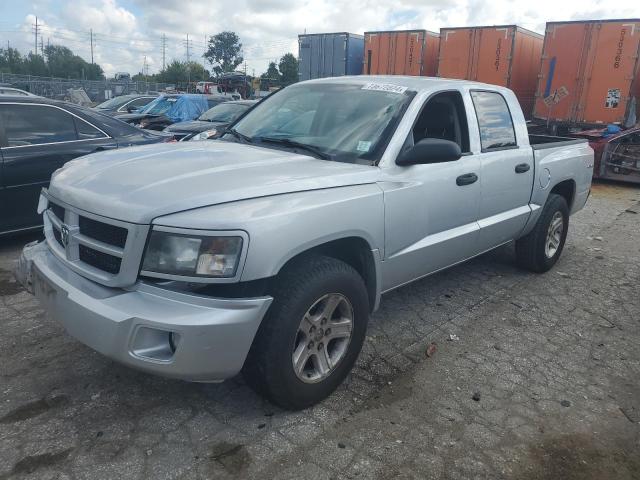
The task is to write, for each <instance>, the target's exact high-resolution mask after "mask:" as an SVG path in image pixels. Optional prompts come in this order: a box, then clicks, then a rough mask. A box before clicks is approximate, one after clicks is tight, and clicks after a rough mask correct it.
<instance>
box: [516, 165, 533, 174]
mask: <svg viewBox="0 0 640 480" xmlns="http://www.w3.org/2000/svg"><path fill="white" fill-rule="evenodd" d="M530 168H531V165H529V164H528V163H520V164H518V165H516V173H524V172H528V171H529V169H530Z"/></svg>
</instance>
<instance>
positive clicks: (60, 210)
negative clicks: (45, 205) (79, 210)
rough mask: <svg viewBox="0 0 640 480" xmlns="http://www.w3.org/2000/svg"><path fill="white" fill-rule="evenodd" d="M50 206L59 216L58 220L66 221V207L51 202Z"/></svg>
mask: <svg viewBox="0 0 640 480" xmlns="http://www.w3.org/2000/svg"><path fill="white" fill-rule="evenodd" d="M49 208H50V209H51V211H52V212H53V214H54V215H55V216H56V217H58V220H60V221H61V222H64V208H63V207H61V206H60V205H57V204H55V203H51V202H49Z"/></svg>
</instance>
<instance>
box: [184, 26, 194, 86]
mask: <svg viewBox="0 0 640 480" xmlns="http://www.w3.org/2000/svg"><path fill="white" fill-rule="evenodd" d="M192 43H193V40H189V34H188V33H187V40H186V41H185V42H184V46H185V47H186V48H187V93H189V87H190V86H191V44H192Z"/></svg>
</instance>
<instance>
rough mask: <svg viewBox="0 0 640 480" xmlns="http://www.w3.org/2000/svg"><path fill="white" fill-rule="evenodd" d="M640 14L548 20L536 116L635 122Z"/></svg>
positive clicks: (570, 122)
mask: <svg viewBox="0 0 640 480" xmlns="http://www.w3.org/2000/svg"><path fill="white" fill-rule="evenodd" d="M639 54H640V19H629V20H592V21H578V22H550V23H547V28H546V36H545V41H544V50H543V57H542V66H541V69H540V75H539V81H538V88H537V92H536V103H535V109H534V117H535V118H536V119H539V120H544V121H547V122H549V123H551V124H555V125H566V126H589V125H597V124H608V123H617V124H622V125H625V126H631V125H633V124H634V123H635V122H636V121H637V118H638V115H639V114H640V112H639V111H638V98H639V97H640V65H639V64H640V61H639V60H638V55H639Z"/></svg>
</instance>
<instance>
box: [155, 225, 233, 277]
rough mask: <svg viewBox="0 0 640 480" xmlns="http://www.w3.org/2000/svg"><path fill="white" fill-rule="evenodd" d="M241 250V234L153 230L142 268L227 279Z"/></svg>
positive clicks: (156, 271)
mask: <svg viewBox="0 0 640 480" xmlns="http://www.w3.org/2000/svg"><path fill="white" fill-rule="evenodd" d="M241 253H242V237H235V236H215V237H214V236H200V235H190V234H181V233H170V232H163V231H158V230H153V231H152V232H151V238H150V239H149V244H148V245H147V250H146V252H145V255H144V261H143V263H142V271H143V273H145V272H148V273H159V274H165V275H181V276H187V277H220V278H229V277H234V276H235V275H236V271H237V269H238V264H239V263H240V256H241Z"/></svg>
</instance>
